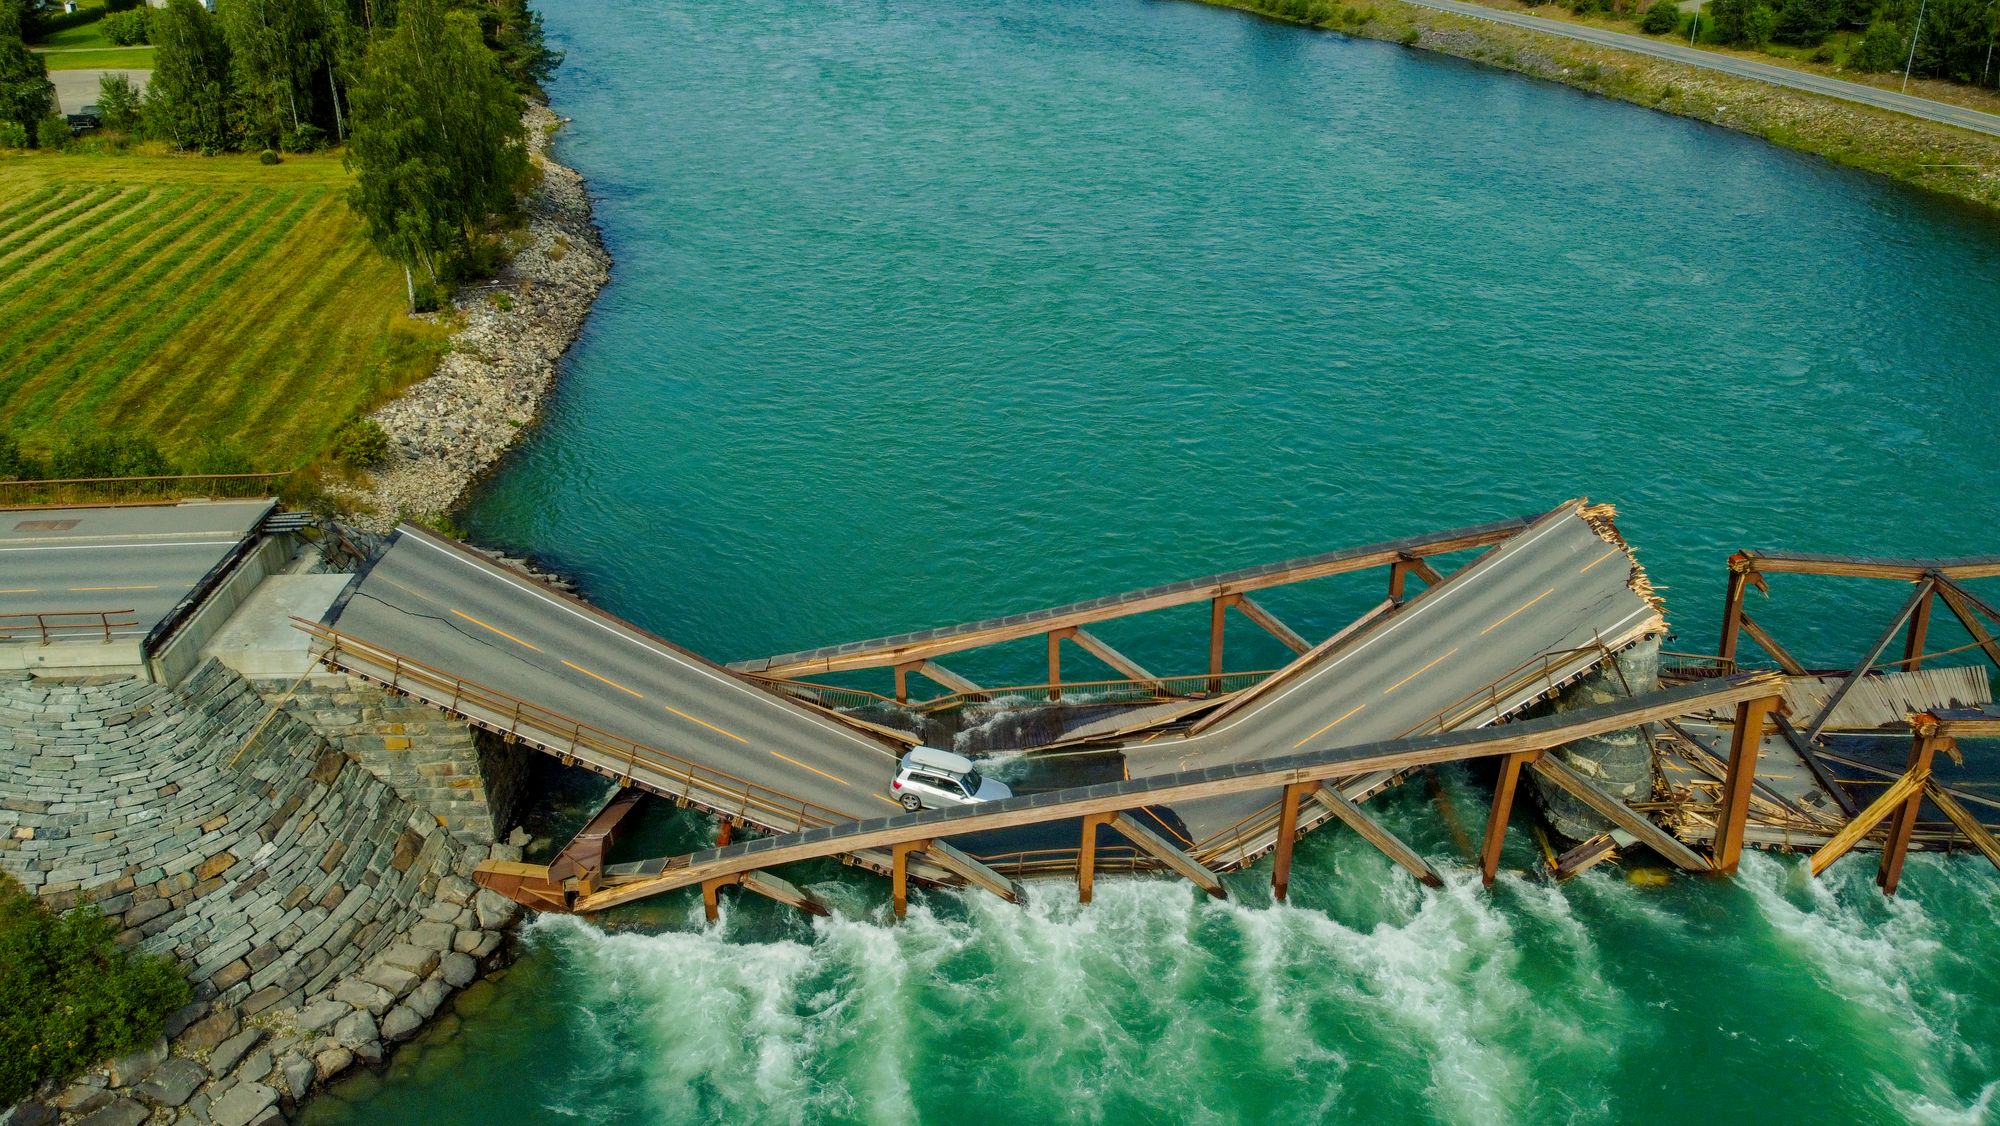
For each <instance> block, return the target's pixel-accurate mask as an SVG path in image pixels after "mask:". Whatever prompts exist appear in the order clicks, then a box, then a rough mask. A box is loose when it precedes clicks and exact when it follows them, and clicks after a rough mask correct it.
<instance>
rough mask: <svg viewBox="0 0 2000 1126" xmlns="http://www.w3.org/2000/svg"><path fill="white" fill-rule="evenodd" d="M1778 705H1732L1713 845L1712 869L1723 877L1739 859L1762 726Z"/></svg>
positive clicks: (1765, 702)
mask: <svg viewBox="0 0 2000 1126" xmlns="http://www.w3.org/2000/svg"><path fill="white" fill-rule="evenodd" d="M1778 702H1779V697H1767V698H1765V699H1762V700H1745V701H1743V702H1742V703H1740V704H1738V705H1736V723H1735V726H1733V727H1732V728H1731V729H1730V732H1729V764H1728V766H1727V767H1726V768H1725V769H1724V772H1723V776H1722V808H1721V810H1720V811H1719V813H1718V815H1717V817H1718V819H1717V822H1716V826H1715V843H1714V845H1713V851H1714V855H1715V862H1714V866H1715V870H1716V871H1717V872H1719V873H1721V874H1722V875H1725V876H1728V875H1733V874H1735V872H1736V866H1737V864H1738V863H1739V862H1740V861H1741V860H1742V857H1743V832H1744V830H1745V829H1746V828H1747V827H1748V826H1749V823H1750V793H1751V791H1752V790H1753V789H1755V787H1756V781H1757V752H1758V750H1759V749H1760V748H1761V747H1762V746H1763V744H1764V724H1765V722H1766V721H1767V720H1768V719H1769V718H1770V716H1771V713H1772V712H1773V711H1775V710H1777V706H1778Z"/></svg>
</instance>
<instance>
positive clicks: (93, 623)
mask: <svg viewBox="0 0 2000 1126" xmlns="http://www.w3.org/2000/svg"><path fill="white" fill-rule="evenodd" d="M132 613H133V611H131V610H49V611H44V612H42V613H39V614H0V642H7V641H40V642H41V643H42V644H43V645H49V644H52V643H54V642H57V641H69V640H72V639H81V640H85V641H88V640H90V637H91V636H92V635H101V636H102V637H103V639H104V641H105V643H106V644H109V643H110V641H111V631H112V630H114V629H136V628H138V625H139V619H138V618H136V617H127V616H121V615H130V614H132Z"/></svg>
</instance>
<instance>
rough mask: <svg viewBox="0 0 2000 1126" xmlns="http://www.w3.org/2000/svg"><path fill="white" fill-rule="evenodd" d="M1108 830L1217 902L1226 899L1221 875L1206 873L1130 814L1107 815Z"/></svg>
mask: <svg viewBox="0 0 2000 1126" xmlns="http://www.w3.org/2000/svg"><path fill="white" fill-rule="evenodd" d="M1111 827H1112V828H1113V829H1116V830H1118V832H1119V834H1120V835H1122V836H1123V837H1124V838H1125V839H1126V840H1128V841H1131V842H1132V843H1133V844H1135V845H1137V846H1139V851H1141V852H1143V853H1145V854H1146V855H1148V856H1150V857H1152V858H1153V859H1155V860H1157V861H1159V862H1160V863H1162V864H1165V865H1166V866H1167V867H1169V868H1172V869H1173V870H1174V871H1176V872H1179V873H1180V874H1181V875H1182V876H1184V877H1186V878H1187V880H1188V881H1189V882H1190V883H1192V884H1194V885H1195V886H1196V887H1198V888H1200V889H1201V890H1203V891H1205V892H1207V893H1208V894H1210V895H1212V896H1214V897H1215V898H1217V899H1226V898H1228V895H1229V892H1228V891H1227V890H1226V889H1225V888H1224V887H1223V886H1222V877H1221V876H1218V875H1216V874H1215V873H1214V872H1212V871H1210V870H1209V869H1208V868H1207V867H1206V866H1205V865H1203V864H1202V863H1201V862H1200V861H1198V860H1196V859H1195V858H1194V857H1192V856H1189V855H1188V854H1187V853H1185V852H1182V851H1181V850H1180V849H1178V848H1175V847H1174V846H1173V844H1172V843H1171V842H1169V841H1168V840H1167V838H1165V837H1163V836H1161V835H1160V834H1158V833H1156V832H1154V831H1153V830H1152V828H1151V827H1150V826H1148V825H1147V824H1146V823H1145V822H1143V821H1140V820H1139V819H1138V818H1136V817H1134V816H1132V815H1131V814H1130V813H1127V812H1123V811H1120V812H1118V813H1114V814H1112V815H1111Z"/></svg>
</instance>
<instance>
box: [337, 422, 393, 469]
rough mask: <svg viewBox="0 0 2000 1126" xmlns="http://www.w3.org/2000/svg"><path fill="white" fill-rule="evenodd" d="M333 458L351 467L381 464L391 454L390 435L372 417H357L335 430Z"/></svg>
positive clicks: (363, 467)
mask: <svg viewBox="0 0 2000 1126" xmlns="http://www.w3.org/2000/svg"><path fill="white" fill-rule="evenodd" d="M332 452H333V460H335V461H337V462H339V463H340V464H342V465H345V466H347V467H348V468H350V469H366V468H368V467H369V466H371V465H379V464H381V462H382V459H383V458H385V457H388V456H389V435H387V434H385V433H383V431H382V428H381V427H380V426H378V425H376V423H375V420H374V419H372V418H357V419H355V420H353V421H352V422H349V423H348V424H347V425H345V426H343V427H341V428H340V429H339V430H337V431H335V432H334V435H333V450H332Z"/></svg>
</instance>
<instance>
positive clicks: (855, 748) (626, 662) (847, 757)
mask: <svg viewBox="0 0 2000 1126" xmlns="http://www.w3.org/2000/svg"><path fill="white" fill-rule="evenodd" d="M331 619H332V620H331V621H330V623H329V624H330V625H331V626H332V628H333V629H334V630H335V631H337V632H338V633H340V634H341V635H344V636H349V637H352V638H355V639H358V640H359V641H362V642H366V643H370V644H373V645H377V646H381V647H383V648H385V649H389V650H393V651H394V652H396V653H398V654H401V655H402V656H404V657H407V658H413V659H415V660H417V661H420V662H422V663H424V664H426V665H429V666H431V667H432V668H434V669H438V670H443V671H446V672H448V673H450V674H451V675H453V676H455V677H462V678H464V679H466V680H470V681H474V682H477V683H478V684H481V685H484V686H485V687H486V688H490V689H494V690H497V691H498V692H501V693H505V694H507V695H510V696H513V697H516V698H519V699H524V700H527V701H529V702H531V703H533V704H535V705H538V706H540V707H542V708H547V709H551V710H553V711H556V712H560V713H562V714H564V715H566V716H569V717H571V718H574V719H577V720H581V721H583V722H584V723H587V724H590V725H591V726H593V727H596V728H598V729H601V730H602V731H605V732H609V733H611V734H613V735H616V736H620V737H622V738H624V739H629V740H632V741H635V742H638V743H642V744H645V745H647V746H648V747H651V748H657V749H658V750H660V751H664V752H667V753H668V754H671V755H676V756H680V757H682V758H685V759H689V760H692V761H694V762H695V763H697V764H699V765H700V766H703V767H706V768H709V769H712V770H716V771H721V772H726V773H727V774H728V775H731V776H734V777H735V778H737V779H741V780H743V781H746V782H748V783H751V784H753V785H755V786H759V787H764V788H767V789H768V790H771V791H775V792H777V793H779V794H784V795H789V796H790V797H792V798H794V799H804V800H807V801H810V802H812V803H813V804H814V805H816V806H818V807H821V808H822V809H823V810H825V811H827V812H826V815H825V816H823V817H821V818H819V820H821V821H829V822H830V821H836V820H839V819H843V818H844V819H853V818H860V817H880V816H882V815H883V814H884V813H887V812H894V811H897V810H899V809H900V808H901V807H899V806H897V805H896V803H895V802H894V801H892V800H890V798H889V797H888V793H887V792H888V784H889V780H890V779H891V778H892V777H893V776H894V773H895V766H896V760H897V758H898V757H899V756H900V754H901V753H902V748H901V747H900V746H897V745H892V744H891V743H890V742H889V741H887V740H885V739H880V738H877V737H875V736H872V735H869V734H866V733H864V732H861V731H858V730H856V729H855V728H853V727H850V726H848V725H846V724H844V723H842V722H840V721H839V720H836V719H833V718H831V717H829V716H827V715H825V714H823V713H820V712H816V711H814V710H812V709H810V708H808V707H806V706H804V705H801V704H798V703H795V702H792V701H790V700H785V699H782V698H780V697H778V696H776V695H774V694H773V693H771V692H768V691H765V690H764V689H761V688H758V687H756V686H754V685H752V684H750V683H748V682H746V681H745V680H743V679H742V678H740V677H738V676H736V675H734V674H732V673H730V672H728V671H726V670H724V669H722V668H720V667H718V666H716V665H715V664H713V663H711V662H709V661H706V660H703V659H702V658H700V657H697V656H695V655H693V654H691V653H688V652H686V651H684V650H681V649H679V648H676V647H674V646H672V645H669V644H667V643H666V642H664V641H661V640H659V639H658V638H654V637H652V636H649V635H648V634H646V633H645V632H643V631H641V630H640V629H638V628H637V627H635V626H632V625H630V624H628V623H625V622H622V621H619V620H618V619H616V618H613V617H611V616H610V615H608V614H604V613H601V612H599V611H596V610H594V609H592V608H590V607H588V606H586V605H583V604H581V603H579V602H576V601H574V600H571V599H568V598H564V597H562V596H561V595H558V594H556V593H554V592H552V591H550V590H549V589H548V588H547V587H545V586H543V585H542V584H540V583H537V582H535V581H534V580H532V579H529V578H527V577H525V576H522V575H520V574H517V573H515V572H513V571H509V570H507V569H505V568H502V567H499V566H496V565H494V564H492V563H490V562H488V561H486V560H484V559H482V558H479V557H477V556H475V555H473V554H471V553H470V552H467V551H466V550H464V549H463V548H460V547H457V546H455V545H452V544H449V543H447V542H445V541H442V540H439V539H437V538H436V537H434V536H431V535H429V534H428V533H424V532H421V531H417V530H415V529H411V528H407V527H406V528H402V529H399V530H398V531H397V532H396V534H395V536H394V538H393V539H392V540H391V542H390V544H389V546H388V548H387V551H386V552H385V553H384V554H383V555H382V556H381V557H380V558H378V559H377V560H376V561H375V562H374V564H373V565H372V566H371V567H369V569H368V570H367V571H366V572H365V573H364V574H363V576H362V577H361V578H360V580H359V582H358V583H357V585H356V586H355V587H354V589H353V590H352V591H350V592H349V594H348V595H347V596H346V598H345V600H344V601H343V602H342V603H340V604H338V605H336V607H335V608H334V610H333V612H332V614H331ZM354 671H363V672H366V671H367V670H366V669H355V670H354ZM413 694H416V695H419V696H422V695H423V693H413ZM434 702H435V701H434ZM635 777H637V778H638V780H640V781H642V782H646V781H649V779H648V776H647V775H645V774H643V773H636V772H635ZM651 781H652V782H657V781H658V780H657V779H653V780H651ZM649 787H650V788H654V789H659V790H664V791H666V792H668V793H675V794H678V793H679V790H678V787H676V786H674V785H673V784H672V783H671V782H670V781H669V782H667V783H666V784H664V785H657V784H651V783H649ZM695 796H696V798H697V799H698V800H699V799H700V798H701V795H700V794H697V795H695ZM714 799H715V795H714V794H713V793H710V794H709V800H706V801H700V804H704V805H709V806H711V807H714V806H715V805H716V804H718V803H717V802H716V801H715V800H714ZM722 812H731V813H733V812H735V811H734V810H731V809H724V810H722ZM763 814H764V815H759V814H758V811H756V810H751V811H749V812H747V813H746V815H745V816H746V819H747V820H750V821H752V822H753V823H756V824H759V825H761V826H763V827H765V828H772V829H779V830H785V831H789V830H790V829H793V828H798V827H801V826H798V825H796V824H786V823H784V819H783V817H782V816H781V815H776V814H775V812H774V811H772V810H765V811H763Z"/></svg>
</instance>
